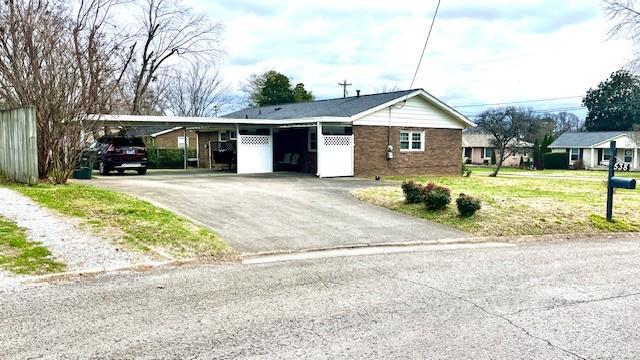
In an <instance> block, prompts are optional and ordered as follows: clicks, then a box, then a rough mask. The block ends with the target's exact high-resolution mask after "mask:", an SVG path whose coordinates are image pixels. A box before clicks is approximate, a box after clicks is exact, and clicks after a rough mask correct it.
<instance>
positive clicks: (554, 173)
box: [467, 165, 640, 179]
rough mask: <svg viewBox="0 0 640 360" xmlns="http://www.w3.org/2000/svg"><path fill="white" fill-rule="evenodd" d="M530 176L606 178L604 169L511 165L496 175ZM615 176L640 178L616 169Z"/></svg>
mask: <svg viewBox="0 0 640 360" xmlns="http://www.w3.org/2000/svg"><path fill="white" fill-rule="evenodd" d="M467 167H468V168H469V169H471V171H472V172H473V173H477V174H486V175H488V174H490V173H492V172H493V170H494V169H493V168H492V167H489V166H469V165H467ZM500 175H503V176H516V175H517V176H532V177H540V176H551V177H570V178H593V179H600V178H601V179H606V178H607V171H606V170H549V169H545V170H523V169H520V168H513V167H503V168H502V169H500V172H499V173H498V176H500ZM616 176H620V177H632V178H640V173H638V172H623V171H616Z"/></svg>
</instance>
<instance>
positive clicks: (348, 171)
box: [318, 135, 353, 177]
mask: <svg viewBox="0 0 640 360" xmlns="http://www.w3.org/2000/svg"><path fill="white" fill-rule="evenodd" d="M320 145H321V146H320V149H319V151H321V153H320V159H319V160H320V163H319V164H318V169H319V171H318V174H319V176H320V177H338V176H353V135H322V139H321V141H320Z"/></svg>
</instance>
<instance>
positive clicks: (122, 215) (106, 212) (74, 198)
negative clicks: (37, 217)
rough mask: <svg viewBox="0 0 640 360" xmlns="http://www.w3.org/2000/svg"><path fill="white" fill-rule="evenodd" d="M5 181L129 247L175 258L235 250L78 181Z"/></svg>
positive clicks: (166, 214) (185, 223)
mask: <svg viewBox="0 0 640 360" xmlns="http://www.w3.org/2000/svg"><path fill="white" fill-rule="evenodd" d="M9 186H10V187H11V188H12V189H13V190H16V191H18V192H20V193H21V194H23V195H25V196H27V197H29V198H31V199H32V200H34V201H35V202H37V203H39V204H41V205H43V206H45V207H48V208H50V209H53V210H56V211H59V212H61V213H63V214H65V215H70V216H74V217H77V218H80V219H84V220H85V223H86V224H87V225H88V226H90V228H91V229H92V230H93V231H94V232H96V233H97V234H98V235H100V236H101V237H104V238H106V239H114V240H115V241H117V242H119V243H121V244H123V245H125V246H127V247H129V248H131V249H133V250H137V251H142V252H146V253H151V254H153V253H165V252H168V253H169V254H171V255H172V256H174V257H178V258H181V257H182V258H184V257H193V256H214V257H218V256H231V255H233V254H234V252H233V250H232V249H231V248H230V247H229V246H228V245H227V244H226V243H225V242H224V241H222V239H220V238H219V237H218V236H217V235H216V234H215V233H214V232H212V231H210V230H209V229H206V228H204V227H202V226H198V225H195V224H193V223H192V222H190V221H189V220H187V219H185V218H183V217H181V216H178V215H176V214H174V213H172V212H170V211H167V210H164V209H161V208H158V207H156V206H154V205H152V204H151V203H149V202H146V201H143V200H139V199H136V198H134V197H131V196H128V195H124V194H121V193H118V192H114V191H109V190H104V189H99V188H96V187H93V186H87V185H78V184H69V185H55V186H54V185H37V186H22V185H9Z"/></svg>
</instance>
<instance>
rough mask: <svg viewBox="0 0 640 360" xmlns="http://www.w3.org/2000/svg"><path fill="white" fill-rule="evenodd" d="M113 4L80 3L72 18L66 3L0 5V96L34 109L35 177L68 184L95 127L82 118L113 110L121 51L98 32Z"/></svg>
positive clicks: (101, 0)
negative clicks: (115, 59)
mask: <svg viewBox="0 0 640 360" xmlns="http://www.w3.org/2000/svg"><path fill="white" fill-rule="evenodd" d="M118 4H120V1H118V0H89V1H81V2H80V3H79V6H78V7H77V12H76V13H75V14H74V13H72V12H71V9H70V8H69V7H68V5H67V2H66V1H64V0H51V1H29V0H13V1H6V2H3V3H2V4H0V24H2V25H1V26H0V97H1V98H2V99H4V102H5V105H6V106H19V105H28V104H29V105H34V106H35V108H36V118H37V133H38V157H39V158H38V172H39V176H40V178H41V179H45V178H49V177H51V178H52V179H53V181H54V182H56V183H64V182H66V180H67V178H68V177H69V175H70V173H71V171H72V169H73V168H74V167H75V165H76V161H77V157H78V154H79V153H80V151H81V150H82V148H83V147H84V145H85V143H84V141H83V140H84V139H83V136H84V134H85V133H86V132H87V131H90V128H91V127H92V126H93V125H94V124H95V122H94V121H92V120H90V119H89V117H88V116H87V115H88V114H90V113H93V112H103V111H104V112H106V111H109V108H110V107H111V105H112V101H111V100H112V99H111V94H112V93H113V92H114V91H115V89H116V88H117V86H118V83H117V81H116V79H117V77H116V76H114V74H115V73H117V72H118V69H117V67H116V66H115V65H114V64H113V63H112V61H111V59H112V58H111V54H113V53H115V52H117V51H119V49H120V48H119V45H118V43H117V41H116V39H113V38H110V37H109V36H108V35H107V33H106V32H104V31H103V30H104V29H103V27H104V26H105V24H106V23H107V20H108V13H109V10H110V9H111V8H112V7H113V6H117V5H118Z"/></svg>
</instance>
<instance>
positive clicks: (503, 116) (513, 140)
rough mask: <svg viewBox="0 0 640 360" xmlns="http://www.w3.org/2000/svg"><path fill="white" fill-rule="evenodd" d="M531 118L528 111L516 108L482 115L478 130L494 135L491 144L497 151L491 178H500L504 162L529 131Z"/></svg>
mask: <svg viewBox="0 0 640 360" xmlns="http://www.w3.org/2000/svg"><path fill="white" fill-rule="evenodd" d="M530 118H531V116H530V114H528V110H526V109H517V108H514V107H508V108H495V109H489V110H486V111H484V112H483V113H482V114H480V118H479V120H478V122H477V124H478V128H480V129H482V130H483V131H484V132H486V133H488V134H491V135H492V137H493V138H492V139H491V143H492V145H493V146H494V151H497V153H496V160H497V163H496V168H495V170H494V171H493V173H492V174H491V175H490V176H492V177H496V176H498V172H499V171H500V168H502V163H503V162H504V160H505V159H506V158H507V157H508V156H509V153H510V152H511V151H515V149H516V148H517V147H518V145H519V143H520V139H521V138H522V137H524V135H525V134H526V133H527V131H528V128H529V126H530V123H529V121H528V119H530Z"/></svg>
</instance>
